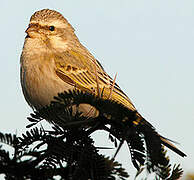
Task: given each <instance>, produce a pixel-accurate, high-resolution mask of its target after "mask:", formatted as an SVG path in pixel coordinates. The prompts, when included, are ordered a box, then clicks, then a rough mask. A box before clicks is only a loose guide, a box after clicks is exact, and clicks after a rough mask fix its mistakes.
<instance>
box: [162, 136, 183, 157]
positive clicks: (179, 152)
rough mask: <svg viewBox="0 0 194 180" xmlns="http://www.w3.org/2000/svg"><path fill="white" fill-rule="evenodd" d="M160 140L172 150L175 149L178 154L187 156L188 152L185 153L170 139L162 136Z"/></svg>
mask: <svg viewBox="0 0 194 180" xmlns="http://www.w3.org/2000/svg"><path fill="white" fill-rule="evenodd" d="M160 140H161V141H162V144H163V145H164V146H166V147H168V148H169V149H171V150H172V151H174V152H175V153H177V154H178V155H180V156H182V157H185V156H186V154H185V153H183V152H182V151H180V150H179V149H178V148H177V147H176V146H175V145H174V144H172V143H171V142H170V140H169V139H167V138H165V137H162V136H160Z"/></svg>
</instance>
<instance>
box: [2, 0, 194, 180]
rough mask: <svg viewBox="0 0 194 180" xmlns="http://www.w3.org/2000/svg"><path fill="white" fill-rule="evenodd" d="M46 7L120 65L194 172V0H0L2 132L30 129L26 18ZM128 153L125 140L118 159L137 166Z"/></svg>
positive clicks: (127, 84) (111, 68)
mask: <svg viewBox="0 0 194 180" xmlns="http://www.w3.org/2000/svg"><path fill="white" fill-rule="evenodd" d="M43 8H50V9H55V10H57V11H59V12H61V13H62V14H63V15H64V16H65V17H66V18H67V19H68V20H69V22H70V23H71V24H72V25H73V27H74V28H75V30H76V34H77V36H78V37H79V39H80V41H81V42H82V43H83V44H84V45H85V46H86V47H87V48H88V49H89V50H90V51H91V52H92V54H93V55H94V56H95V57H96V58H97V59H98V60H99V61H100V62H101V63H102V65H103V66H104V67H105V69H106V71H107V72H108V73H109V74H110V75H111V76H114V75H115V73H118V77H117V83H118V84H119V85H120V86H121V87H122V89H123V90H124V91H125V93H126V94H128V96H129V97H130V99H131V100H132V101H133V103H134V104H135V106H136V108H137V110H138V111H139V112H140V113H141V114H142V115H143V116H144V117H145V119H147V120H148V121H149V122H150V123H152V124H153V125H154V126H155V127H156V129H157V131H158V132H160V133H161V134H162V135H163V136H165V137H168V138H170V139H172V140H174V141H177V142H179V143H180V145H177V146H178V147H179V148H180V149H181V150H182V151H184V152H185V153H186V154H187V157H186V158H181V157H179V156H178V155H176V154H175V153H169V155H170V158H171V160H172V163H173V164H174V163H181V165H182V167H183V168H184V170H185V172H188V171H193V172H194V165H193V163H194V140H193V139H194V131H193V130H194V83H193V81H194V80H193V77H194V71H193V68H194V50H193V47H194V1H193V0H184V1H183V0H171V1H169V0H157V1H156V0H106V1H105V0H96V1H91V0H71V1H61V0H55V1H53V0H47V1H39V0H33V1H24V0H20V1H15V0H1V6H0V20H1V28H0V38H1V43H0V49H1V55H0V60H1V66H0V82H1V94H0V99H1V103H0V113H1V126H0V131H1V132H11V133H15V132H17V133H18V134H21V133H23V132H25V130H26V128H25V126H26V125H27V124H28V121H27V119H26V117H27V116H29V114H30V113H31V112H32V110H31V109H30V107H29V106H28V105H27V103H26V102H25V100H24V98H23V94H22V91H21V87H20V80H19V79H20V77H19V61H20V54H21V51H22V47H23V42H24V37H25V33H24V31H25V29H26V28H27V25H28V22H29V18H30V16H31V15H32V14H33V13H34V12H35V11H37V10H40V9H43ZM96 138H97V139H98V141H101V142H103V141H105V140H104V139H107V137H104V139H102V136H99V135H96ZM104 144H106V143H104ZM169 152H170V150H169ZM128 153H129V152H128V151H127V148H123V150H122V151H121V152H120V153H119V155H118V158H117V160H118V161H120V162H123V163H124V167H126V168H127V169H128V171H129V173H130V174H132V173H131V172H135V168H134V167H133V166H132V164H131V160H130V156H129V155H128ZM132 179H133V178H132Z"/></svg>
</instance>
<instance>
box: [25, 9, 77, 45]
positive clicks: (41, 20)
mask: <svg viewBox="0 0 194 180" xmlns="http://www.w3.org/2000/svg"><path fill="white" fill-rule="evenodd" d="M25 32H26V33H27V36H26V39H28V38H29V39H36V40H37V39H38V40H41V41H42V42H45V43H47V44H50V45H52V46H54V47H55V46H56V45H60V44H62V43H68V41H72V42H73V41H75V40H76V39H77V37H76V35H75V34H74V29H73V27H72V26H71V25H70V24H69V23H68V21H67V20H66V19H65V18H64V17H63V15H61V14H60V13H59V12H57V11H55V10H50V9H43V10H40V11H37V12H35V13H34V14H33V15H32V16H31V18H30V23H29V26H28V28H27V29H26V31H25Z"/></svg>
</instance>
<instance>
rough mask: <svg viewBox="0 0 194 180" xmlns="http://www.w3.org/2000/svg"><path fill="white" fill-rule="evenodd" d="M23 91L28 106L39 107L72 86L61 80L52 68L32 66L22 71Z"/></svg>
mask: <svg viewBox="0 0 194 180" xmlns="http://www.w3.org/2000/svg"><path fill="white" fill-rule="evenodd" d="M23 73H24V75H23V77H24V78H23V92H24V96H25V99H26V101H27V102H28V103H29V104H30V106H32V107H34V108H36V109H39V108H41V107H43V106H46V105H49V104H50V102H51V101H52V100H53V97H54V96H57V94H58V93H61V92H64V91H67V90H72V89H73V88H74V87H73V86H71V85H69V84H67V83H65V82H64V81H62V80H61V79H60V78H59V77H58V76H57V75H56V73H55V72H54V71H53V69H49V68H48V67H47V68H44V67H41V68H40V67H37V68H36V67H34V68H33V69H28V70H26V71H24V72H23Z"/></svg>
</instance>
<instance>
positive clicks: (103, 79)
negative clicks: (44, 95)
mask: <svg viewBox="0 0 194 180" xmlns="http://www.w3.org/2000/svg"><path fill="white" fill-rule="evenodd" d="M55 58H56V59H57V60H56V67H57V69H56V74H57V75H58V77H59V78H61V79H62V80H63V81H65V82H66V83H69V84H71V85H74V86H75V87H78V88H80V89H81V90H84V91H88V92H91V93H95V94H96V95H97V94H98V93H97V92H98V89H97V80H96V74H95V68H96V73H97V76H98V84H99V88H100V89H101V90H102V89H103V98H104V99H107V98H109V95H110V93H111V89H112V88H111V87H112V86H113V79H112V78H111V77H110V76H109V75H108V74H107V73H106V72H105V71H104V70H103V68H102V66H101V65H100V63H99V62H97V61H96V60H95V59H91V58H88V57H86V56H84V55H82V54H80V53H79V52H75V51H66V52H65V53H64V56H63V57H55ZM96 62H97V63H96ZM111 99H112V100H115V101H118V102H119V103H122V104H123V105H125V106H126V107H128V108H129V109H131V110H136V109H135V107H134V105H133V104H132V102H131V101H130V99H129V98H128V97H127V95H126V94H125V93H123V91H122V90H121V88H120V87H119V86H118V85H117V84H116V83H115V84H114V88H113V91H112V94H111Z"/></svg>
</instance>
